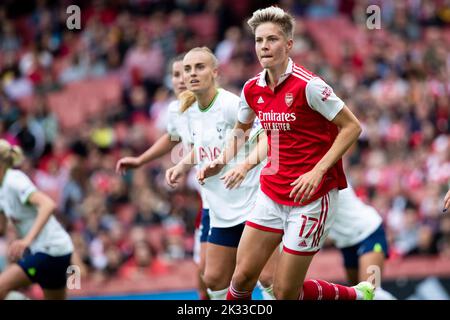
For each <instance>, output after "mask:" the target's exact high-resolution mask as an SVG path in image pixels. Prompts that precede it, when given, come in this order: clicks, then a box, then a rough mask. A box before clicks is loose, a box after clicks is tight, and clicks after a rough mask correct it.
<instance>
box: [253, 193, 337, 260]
mask: <svg viewBox="0 0 450 320" xmlns="http://www.w3.org/2000/svg"><path fill="white" fill-rule="evenodd" d="M337 202H338V191H337V189H333V190H330V191H329V192H328V193H327V194H325V195H324V196H323V197H321V198H319V199H317V200H316V201H313V202H311V203H309V204H307V205H306V206H295V207H293V206H287V205H282V204H278V203H276V202H274V201H273V200H272V199H270V198H269V197H268V196H267V195H266V194H265V193H264V192H262V191H261V189H259V191H258V195H257V198H256V205H255V207H254V209H253V211H252V212H251V213H250V216H249V217H248V219H247V223H246V224H247V225H248V226H250V227H253V228H256V229H259V230H263V231H268V232H275V233H280V234H283V239H282V242H283V250H284V251H285V252H287V253H290V254H296V255H313V254H315V253H316V252H318V251H319V250H320V248H321V247H322V246H323V243H324V241H325V239H326V237H327V235H328V232H329V231H330V227H331V225H332V224H333V221H334V214H335V212H336V206H337Z"/></svg>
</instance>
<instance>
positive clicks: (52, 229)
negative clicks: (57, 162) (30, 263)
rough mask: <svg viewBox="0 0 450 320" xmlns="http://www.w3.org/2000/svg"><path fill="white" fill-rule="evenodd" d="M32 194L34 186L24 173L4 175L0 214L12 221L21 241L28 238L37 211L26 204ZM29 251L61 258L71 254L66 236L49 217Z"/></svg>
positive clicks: (0, 189)
mask: <svg viewBox="0 0 450 320" xmlns="http://www.w3.org/2000/svg"><path fill="white" fill-rule="evenodd" d="M35 191H37V189H36V187H35V185H34V184H33V182H31V180H30V179H29V178H28V177H27V176H26V175H25V173H23V172H22V171H20V170H15V169H8V170H7V171H6V173H5V176H4V178H3V181H2V182H1V186H0V211H1V212H3V213H4V214H6V216H7V217H8V218H9V219H10V220H11V221H12V223H13V224H14V226H15V228H16V230H17V233H18V236H19V237H20V238H21V239H22V238H24V237H25V236H26V235H27V234H28V232H29V231H30V229H31V227H32V226H33V224H34V222H35V220H36V216H37V209H36V208H35V207H33V206H31V205H30V204H28V203H27V201H28V198H29V197H30V195H31V194H32V193H33V192H35ZM29 249H30V250H31V252H32V253H36V252H43V253H46V254H48V255H51V256H62V255H66V254H69V253H71V252H72V251H73V244H72V240H71V239H70V236H69V235H68V233H67V232H66V231H65V230H64V229H63V227H62V226H61V225H60V224H59V222H58V221H57V220H56V218H55V217H54V216H53V215H52V216H50V218H49V220H48V221H47V223H46V224H45V226H44V227H43V228H42V230H41V232H40V233H39V234H38V235H37V237H36V238H35V239H34V241H33V243H32V244H31V246H30V248H29Z"/></svg>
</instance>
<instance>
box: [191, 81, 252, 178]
mask: <svg viewBox="0 0 450 320" xmlns="http://www.w3.org/2000/svg"><path fill="white" fill-rule="evenodd" d="M244 91H245V86H244V89H243V90H242V92H241V99H240V103H239V108H238V110H236V111H237V119H236V114H233V115H231V117H230V118H232V119H233V120H231V121H230V122H231V123H235V124H234V128H233V130H232V132H231V135H230V138H229V139H228V141H227V143H226V144H225V148H224V149H223V150H222V153H221V154H220V155H219V157H217V159H215V160H214V161H212V162H211V163H210V164H209V165H207V166H205V167H203V168H202V169H200V170H199V171H198V172H197V179H198V181H199V183H200V184H203V180H204V179H206V178H208V177H211V176H214V175H216V174H218V173H219V172H220V171H221V170H222V169H223V167H224V166H225V165H226V164H227V163H228V162H230V161H231V160H232V159H233V158H234V157H235V156H236V155H237V153H238V151H239V150H240V148H241V147H242V146H243V145H244V144H245V142H246V141H247V140H248V137H249V135H250V131H251V129H252V127H253V122H254V121H255V118H256V114H255V112H254V111H253V110H252V109H251V108H250V106H249V105H248V103H247V99H246V97H245V93H244ZM230 110H232V109H231V108H230ZM233 112H235V111H234V110H233Z"/></svg>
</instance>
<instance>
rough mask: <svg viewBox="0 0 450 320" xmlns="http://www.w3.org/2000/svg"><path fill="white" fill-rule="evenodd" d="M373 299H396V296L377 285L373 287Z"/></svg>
mask: <svg viewBox="0 0 450 320" xmlns="http://www.w3.org/2000/svg"><path fill="white" fill-rule="evenodd" d="M374 300H397V298H396V297H394V296H393V295H392V294H391V293H389V292H387V291H386V290H384V289H383V288H381V287H378V288H376V289H375V297H374Z"/></svg>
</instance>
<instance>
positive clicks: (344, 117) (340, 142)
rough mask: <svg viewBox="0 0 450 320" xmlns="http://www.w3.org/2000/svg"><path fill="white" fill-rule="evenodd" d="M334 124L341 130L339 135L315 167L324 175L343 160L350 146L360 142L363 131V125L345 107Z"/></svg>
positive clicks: (334, 120)
mask: <svg viewBox="0 0 450 320" xmlns="http://www.w3.org/2000/svg"><path fill="white" fill-rule="evenodd" d="M333 123H334V124H335V125H336V126H337V127H338V128H339V133H338V135H337V136H336V139H335V140H334V143H333V145H332V146H331V148H330V149H329V150H328V152H327V153H326V154H325V155H324V156H323V158H322V159H321V160H320V161H319V162H318V163H317V164H316V166H315V169H316V170H319V171H320V172H323V173H324V174H325V172H327V171H328V170H329V169H330V168H331V167H332V166H333V165H334V164H335V163H336V162H337V161H338V160H339V159H341V158H342V156H343V155H344V153H345V152H346V151H347V150H348V149H349V148H350V146H351V145H352V144H353V143H355V142H356V140H358V137H359V135H360V134H361V131H362V129H361V124H360V123H359V121H358V119H356V117H355V115H354V114H353V113H352V112H351V111H350V109H349V108H347V106H344V107H343V108H342V110H341V111H340V112H339V113H338V114H337V115H336V117H335V118H334V119H333Z"/></svg>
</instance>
